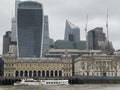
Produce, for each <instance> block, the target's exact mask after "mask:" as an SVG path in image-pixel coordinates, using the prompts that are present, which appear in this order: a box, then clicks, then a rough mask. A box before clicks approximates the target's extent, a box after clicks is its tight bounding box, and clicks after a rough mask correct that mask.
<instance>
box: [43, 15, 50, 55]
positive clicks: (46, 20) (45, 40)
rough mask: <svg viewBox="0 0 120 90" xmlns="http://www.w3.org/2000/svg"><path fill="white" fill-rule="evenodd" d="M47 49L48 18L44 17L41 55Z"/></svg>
mask: <svg viewBox="0 0 120 90" xmlns="http://www.w3.org/2000/svg"><path fill="white" fill-rule="evenodd" d="M48 49H49V23H48V16H47V15H45V16H44V34H43V50H42V51H43V52H42V53H43V55H42V56H44V54H45V52H46V51H47V50H48Z"/></svg>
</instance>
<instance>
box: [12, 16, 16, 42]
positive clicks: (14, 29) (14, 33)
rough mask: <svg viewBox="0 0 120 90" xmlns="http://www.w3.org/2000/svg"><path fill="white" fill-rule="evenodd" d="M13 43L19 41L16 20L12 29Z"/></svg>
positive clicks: (13, 21) (13, 19)
mask: <svg viewBox="0 0 120 90" xmlns="http://www.w3.org/2000/svg"><path fill="white" fill-rule="evenodd" d="M11 30H12V32H11V41H13V42H16V40H17V36H16V35H17V34H16V20H15V18H12V27H11Z"/></svg>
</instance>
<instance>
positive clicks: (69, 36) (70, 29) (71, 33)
mask: <svg viewBox="0 0 120 90" xmlns="http://www.w3.org/2000/svg"><path fill="white" fill-rule="evenodd" d="M64 40H67V41H80V29H79V27H77V26H75V25H74V24H72V23H71V22H69V21H67V20H66V26H65V35H64Z"/></svg>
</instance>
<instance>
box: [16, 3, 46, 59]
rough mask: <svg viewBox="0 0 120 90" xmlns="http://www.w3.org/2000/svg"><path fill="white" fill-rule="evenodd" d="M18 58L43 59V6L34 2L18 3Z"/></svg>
mask: <svg viewBox="0 0 120 90" xmlns="http://www.w3.org/2000/svg"><path fill="white" fill-rule="evenodd" d="M16 20H17V24H16V25H17V43H18V46H17V47H18V57H38V58H39V57H41V56H42V45H43V43H42V42H43V41H42V40H43V24H44V19H43V6H42V4H40V3H38V2H34V1H17V2H16Z"/></svg>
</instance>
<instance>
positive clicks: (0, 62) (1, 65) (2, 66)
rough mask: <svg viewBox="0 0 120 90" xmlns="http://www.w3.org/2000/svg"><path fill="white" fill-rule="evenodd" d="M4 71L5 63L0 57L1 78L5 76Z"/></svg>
mask: <svg viewBox="0 0 120 90" xmlns="http://www.w3.org/2000/svg"><path fill="white" fill-rule="evenodd" d="M3 71H4V61H3V60H2V58H1V57H0V77H2V76H3V73H4V72H3Z"/></svg>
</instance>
